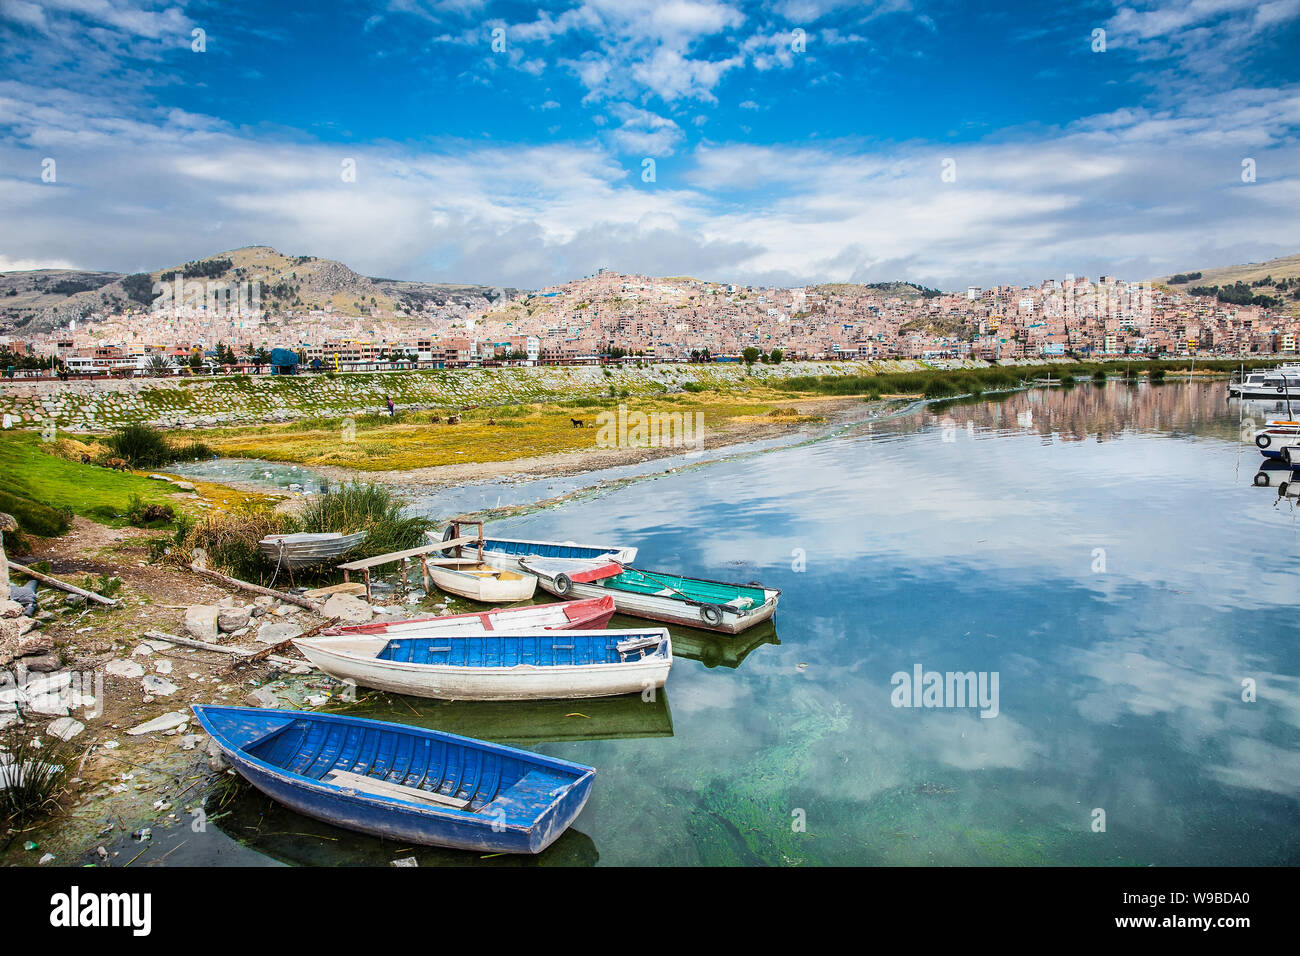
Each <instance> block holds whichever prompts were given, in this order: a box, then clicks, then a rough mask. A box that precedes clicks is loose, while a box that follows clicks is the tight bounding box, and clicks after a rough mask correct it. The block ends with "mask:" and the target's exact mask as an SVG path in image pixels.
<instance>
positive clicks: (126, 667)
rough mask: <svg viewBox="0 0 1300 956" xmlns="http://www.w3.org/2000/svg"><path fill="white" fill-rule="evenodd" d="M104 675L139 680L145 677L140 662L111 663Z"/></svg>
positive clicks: (106, 667) (105, 669) (105, 668)
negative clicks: (138, 678)
mask: <svg viewBox="0 0 1300 956" xmlns="http://www.w3.org/2000/svg"><path fill="white" fill-rule="evenodd" d="M104 673H106V674H108V675H109V676H110V677H127V678H137V677H143V676H144V667H143V665H141V664H140V662H139V661H109V662H108V664H107V665H106V666H105V667H104Z"/></svg>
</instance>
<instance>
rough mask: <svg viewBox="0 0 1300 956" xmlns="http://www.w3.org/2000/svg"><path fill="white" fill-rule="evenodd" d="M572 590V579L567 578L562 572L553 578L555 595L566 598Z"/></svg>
mask: <svg viewBox="0 0 1300 956" xmlns="http://www.w3.org/2000/svg"><path fill="white" fill-rule="evenodd" d="M572 590H573V578H571V577H569V576H568V575H567V574H565V573H564V572H563V571H561V572H560V573H559V574H557V575H556V576H555V593H556V594H558V595H559V596H560V597H568V595H569V592H570V591H572Z"/></svg>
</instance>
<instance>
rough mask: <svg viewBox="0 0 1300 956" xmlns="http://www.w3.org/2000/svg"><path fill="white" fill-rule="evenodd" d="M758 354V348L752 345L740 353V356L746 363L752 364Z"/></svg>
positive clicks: (756, 359)
mask: <svg viewBox="0 0 1300 956" xmlns="http://www.w3.org/2000/svg"><path fill="white" fill-rule="evenodd" d="M759 354H760V353H759V351H758V349H756V348H754V346H752V345H751V346H750V347H749V348H747V349H745V350H744V351H743V352H741V353H740V355H741V358H743V359H744V360H745V364H746V365H753V364H754V363H755V362H757V361H758V356H759Z"/></svg>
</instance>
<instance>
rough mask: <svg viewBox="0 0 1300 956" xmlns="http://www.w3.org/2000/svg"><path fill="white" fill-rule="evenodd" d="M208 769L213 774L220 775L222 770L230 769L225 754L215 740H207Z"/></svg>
mask: <svg viewBox="0 0 1300 956" xmlns="http://www.w3.org/2000/svg"><path fill="white" fill-rule="evenodd" d="M207 751H208V769H209V770H211V771H212V772H213V773H221V772H222V771H223V770H228V769H230V761H229V760H227V759H226V755H225V753H224V752H223V751H222V749H221V747H220V745H219V744H218V743H217V742H216V741H215V740H211V739H209V740H208V747H207Z"/></svg>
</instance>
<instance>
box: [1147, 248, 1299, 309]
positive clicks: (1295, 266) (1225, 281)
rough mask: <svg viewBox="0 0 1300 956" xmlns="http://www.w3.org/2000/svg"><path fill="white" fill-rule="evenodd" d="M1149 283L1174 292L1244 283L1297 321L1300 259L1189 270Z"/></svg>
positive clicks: (1291, 257)
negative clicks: (1279, 302)
mask: <svg viewBox="0 0 1300 956" xmlns="http://www.w3.org/2000/svg"><path fill="white" fill-rule="evenodd" d="M1175 280H1178V281H1175ZM1151 282H1152V284H1153V285H1158V286H1165V287H1166V288H1169V289H1172V290H1174V291H1176V292H1187V291H1189V290H1191V289H1201V288H1210V287H1213V286H1218V287H1219V288H1224V287H1227V286H1235V285H1237V284H1238V283H1244V284H1245V285H1246V286H1248V287H1250V288H1251V289H1252V290H1253V292H1254V293H1255V294H1257V295H1268V296H1273V297H1278V298H1281V299H1282V301H1283V302H1284V303H1285V304H1286V306H1287V308H1288V309H1289V311H1290V313H1291V315H1293V316H1297V317H1300V295H1297V293H1300V255H1294V256H1283V257H1282V258H1280V259H1270V260H1268V261H1267V262H1249V263H1245V264H1243V265H1236V266H1221V267H1219V268H1209V269H1188V270H1186V271H1184V272H1176V273H1173V274H1171V275H1167V276H1161V277H1160V278H1158V279H1152V280H1151Z"/></svg>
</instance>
